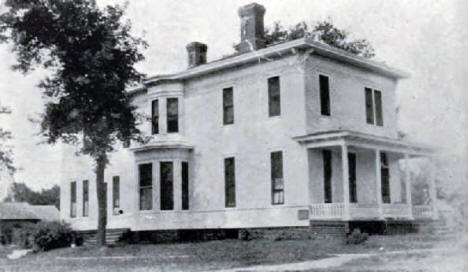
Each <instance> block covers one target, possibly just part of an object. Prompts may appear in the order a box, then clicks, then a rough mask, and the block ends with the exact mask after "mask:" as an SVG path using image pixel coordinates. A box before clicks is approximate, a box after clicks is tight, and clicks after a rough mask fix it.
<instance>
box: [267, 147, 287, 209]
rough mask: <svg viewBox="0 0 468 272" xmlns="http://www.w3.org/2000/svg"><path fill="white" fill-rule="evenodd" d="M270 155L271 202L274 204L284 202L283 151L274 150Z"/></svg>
mask: <svg viewBox="0 0 468 272" xmlns="http://www.w3.org/2000/svg"><path fill="white" fill-rule="evenodd" d="M270 157H271V202H272V204H274V205H277V204H284V179H283V152H281V151H277V152H272V153H271V155H270Z"/></svg>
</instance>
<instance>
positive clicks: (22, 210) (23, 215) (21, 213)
mask: <svg viewBox="0 0 468 272" xmlns="http://www.w3.org/2000/svg"><path fill="white" fill-rule="evenodd" d="M29 207H30V205H29V204H28V203H24V202H2V203H0V220H40V219H39V217H38V216H37V215H36V214H35V213H34V212H33V211H32V210H31V209H30V208H29Z"/></svg>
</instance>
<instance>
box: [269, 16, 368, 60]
mask: <svg viewBox="0 0 468 272" xmlns="http://www.w3.org/2000/svg"><path fill="white" fill-rule="evenodd" d="M303 37H313V38H314V40H316V41H318V42H323V43H325V44H328V45H330V46H333V47H336V48H339V49H342V50H345V51H347V52H350V53H353V54H355V55H359V56H362V57H365V58H372V57H374V55H375V52H374V48H373V47H372V46H371V44H370V43H369V42H368V41H367V40H366V39H358V40H350V38H349V34H348V33H347V32H346V31H345V30H342V29H339V28H337V27H335V26H334V25H333V23H332V22H331V21H330V20H325V21H321V22H318V23H317V24H316V25H315V26H314V27H313V29H312V30H309V26H308V25H307V24H306V23H305V22H304V21H303V22H300V23H298V24H296V25H294V26H292V27H290V28H289V29H285V28H284V27H283V26H282V25H281V23H279V22H275V23H274V25H273V28H271V29H269V28H267V29H266V30H265V35H264V39H265V44H266V45H267V46H269V45H273V44H278V43H282V42H287V41H292V40H295V39H299V38H303Z"/></svg>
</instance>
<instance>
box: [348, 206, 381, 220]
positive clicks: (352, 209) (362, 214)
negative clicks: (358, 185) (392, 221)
mask: <svg viewBox="0 0 468 272" xmlns="http://www.w3.org/2000/svg"><path fill="white" fill-rule="evenodd" d="M349 213H350V216H351V218H356V219H361V218H378V217H379V216H380V215H379V209H378V207H377V204H361V203H351V204H350V205H349Z"/></svg>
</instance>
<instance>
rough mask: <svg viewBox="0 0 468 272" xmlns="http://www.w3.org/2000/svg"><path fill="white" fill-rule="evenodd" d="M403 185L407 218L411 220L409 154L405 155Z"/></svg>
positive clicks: (411, 202)
mask: <svg viewBox="0 0 468 272" xmlns="http://www.w3.org/2000/svg"><path fill="white" fill-rule="evenodd" d="M405 185H406V204H407V205H408V209H409V213H408V214H409V216H410V218H413V201H412V196H411V177H410V172H409V154H408V153H405Z"/></svg>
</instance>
